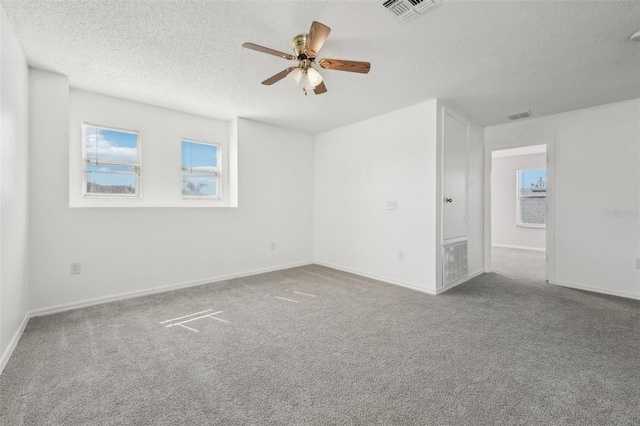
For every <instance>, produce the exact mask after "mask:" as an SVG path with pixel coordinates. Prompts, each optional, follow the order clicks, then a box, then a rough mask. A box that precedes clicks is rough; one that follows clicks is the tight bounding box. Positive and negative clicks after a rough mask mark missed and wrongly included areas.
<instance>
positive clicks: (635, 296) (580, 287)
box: [549, 281, 640, 300]
mask: <svg viewBox="0 0 640 426" xmlns="http://www.w3.org/2000/svg"><path fill="white" fill-rule="evenodd" d="M549 283H550V284H553V285H557V286H560V287H568V288H573V289H576V290H584V291H590V292H593V293H600V294H607V295H609V296H618V297H624V298H627V299H634V300H640V294H632V293H625V292H621V291H611V290H607V289H604V288H598V287H589V286H586V285H580V284H573V283H565V282H562V281H553V282H552V281H549Z"/></svg>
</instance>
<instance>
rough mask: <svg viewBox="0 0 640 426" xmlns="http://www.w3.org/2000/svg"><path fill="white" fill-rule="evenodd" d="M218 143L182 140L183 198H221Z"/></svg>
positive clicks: (219, 148) (219, 149)
mask: <svg viewBox="0 0 640 426" xmlns="http://www.w3.org/2000/svg"><path fill="white" fill-rule="evenodd" d="M220 151H221V147H220V145H217V144H209V143H202V142H194V141H189V140H184V139H183V140H182V198H183V199H221V198H222V197H221V194H220V180H221V179H220V177H221V174H220V160H219V159H220V158H221V155H220Z"/></svg>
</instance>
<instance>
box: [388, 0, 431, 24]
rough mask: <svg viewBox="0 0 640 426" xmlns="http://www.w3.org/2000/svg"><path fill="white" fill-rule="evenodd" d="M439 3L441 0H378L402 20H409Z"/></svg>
mask: <svg viewBox="0 0 640 426" xmlns="http://www.w3.org/2000/svg"><path fill="white" fill-rule="evenodd" d="M439 3H440V1H439V0H378V4H381V5H383V6H384V8H385V9H387V10H388V11H389V12H391V13H392V14H393V16H395V18H396V19H397V20H399V21H400V22H407V21H408V20H409V19H412V18H415V17H416V16H419V15H420V14H422V13H424V12H426V11H427V9H431V8H432V7H433V6H437V5H438V4H439Z"/></svg>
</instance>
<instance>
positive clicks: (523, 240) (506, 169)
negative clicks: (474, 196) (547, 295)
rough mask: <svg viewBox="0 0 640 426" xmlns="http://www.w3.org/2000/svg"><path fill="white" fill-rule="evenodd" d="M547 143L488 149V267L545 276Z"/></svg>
mask: <svg viewBox="0 0 640 426" xmlns="http://www.w3.org/2000/svg"><path fill="white" fill-rule="evenodd" d="M548 184H549V182H548V178H547V146H546V145H529V146H524V147H520V148H509V149H501V150H494V151H492V152H491V263H492V265H491V266H492V268H491V269H492V270H493V271H494V272H496V273H502V274H506V275H509V276H514V277H517V278H519V279H521V280H522V279H527V278H530V279H536V278H537V279H542V280H546V276H547V271H546V263H547V262H546V245H547V229H546V228H547V227H546V223H547V187H548V186H549V185H548Z"/></svg>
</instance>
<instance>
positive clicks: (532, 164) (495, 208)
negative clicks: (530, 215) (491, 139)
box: [491, 154, 547, 250]
mask: <svg viewBox="0 0 640 426" xmlns="http://www.w3.org/2000/svg"><path fill="white" fill-rule="evenodd" d="M546 157H547V155H546V154H529V155H517V156H512V157H501V158H494V159H493V161H492V167H491V243H492V244H493V245H496V246H502V247H514V248H524V249H532V250H544V249H545V246H546V241H545V239H546V232H545V229H544V228H527V227H521V226H518V225H517V223H516V222H517V221H516V205H517V200H516V187H517V182H516V181H517V177H516V176H517V172H518V170H525V169H544V168H546V167H547V158H546Z"/></svg>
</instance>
